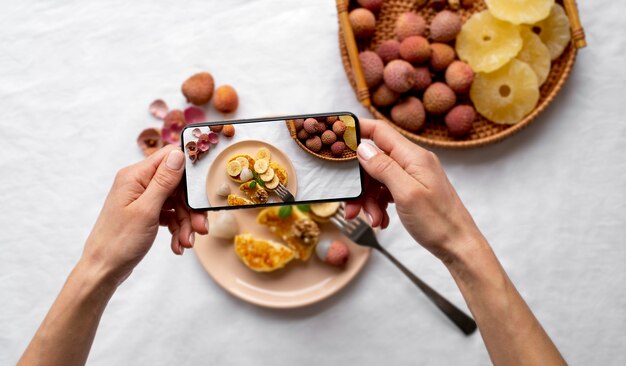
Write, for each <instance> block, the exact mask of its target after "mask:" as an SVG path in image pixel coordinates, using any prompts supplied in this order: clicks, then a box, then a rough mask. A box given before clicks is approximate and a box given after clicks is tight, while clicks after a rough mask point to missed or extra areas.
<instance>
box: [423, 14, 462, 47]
mask: <svg viewBox="0 0 626 366" xmlns="http://www.w3.org/2000/svg"><path fill="white" fill-rule="evenodd" d="M462 25H463V22H462V21H461V17H460V16H459V15H458V14H456V13H454V12H451V11H449V10H444V11H442V12H440V13H438V14H437V15H436V16H435V17H434V18H433V20H432V21H431V22H430V39H432V40H433V41H435V42H450V41H453V40H454V39H455V38H456V36H457V34H459V32H460V31H461V26H462Z"/></svg>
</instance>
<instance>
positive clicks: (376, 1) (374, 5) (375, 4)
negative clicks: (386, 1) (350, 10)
mask: <svg viewBox="0 0 626 366" xmlns="http://www.w3.org/2000/svg"><path fill="white" fill-rule="evenodd" d="M357 2H358V3H359V5H361V6H362V7H364V8H365V9H367V10H370V11H372V12H374V13H376V12H378V11H379V10H380V8H381V6H383V0H357Z"/></svg>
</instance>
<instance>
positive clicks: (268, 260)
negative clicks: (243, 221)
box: [234, 234, 295, 272]
mask: <svg viewBox="0 0 626 366" xmlns="http://www.w3.org/2000/svg"><path fill="white" fill-rule="evenodd" d="M234 247H235V253H236V254H237V257H239V259H241V261H242V262H243V263H244V264H245V265H246V266H248V268H250V269H252V270H254V271H257V272H271V271H275V270H277V269H280V268H283V267H285V265H286V264H287V263H289V262H290V261H291V260H292V259H293V258H294V257H295V253H294V251H293V250H292V249H290V248H288V247H286V246H284V245H281V244H279V243H276V242H274V241H271V240H265V239H259V238H255V237H253V236H252V234H240V235H237V236H235V245H234Z"/></svg>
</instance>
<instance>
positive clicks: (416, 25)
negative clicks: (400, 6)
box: [395, 12, 426, 42]
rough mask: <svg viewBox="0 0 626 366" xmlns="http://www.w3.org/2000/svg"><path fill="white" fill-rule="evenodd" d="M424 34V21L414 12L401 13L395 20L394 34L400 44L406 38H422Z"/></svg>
mask: <svg viewBox="0 0 626 366" xmlns="http://www.w3.org/2000/svg"><path fill="white" fill-rule="evenodd" d="M425 32H426V21H425V20H424V18H422V16H421V15H419V14H417V13H415V12H405V13H402V14H400V16H399V17H398V19H397V20H396V25H395V33H396V38H397V39H398V41H400V42H402V41H403V40H404V39H405V38H407V37H411V36H423V35H424V33H425Z"/></svg>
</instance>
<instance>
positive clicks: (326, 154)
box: [285, 120, 356, 161]
mask: <svg viewBox="0 0 626 366" xmlns="http://www.w3.org/2000/svg"><path fill="white" fill-rule="evenodd" d="M285 123H287V128H288V129H289V134H290V135H291V138H293V140H294V141H295V142H296V143H297V144H298V146H300V147H301V148H302V149H303V150H304V151H306V152H308V153H309V154H311V155H313V156H315V157H316V158H320V159H323V160H327V161H350V160H354V159H356V152H354V151H352V150H350V148H348V147H347V146H346V149H345V150H344V151H343V155H342V156H341V157H340V158H339V157H335V156H333V154H331V152H330V149H329V148H328V147H324V148H323V149H322V151H320V152H319V153H316V152H313V151H311V150H309V148H308V147H306V146H305V145H304V144H303V143H302V142H300V140H298V136H297V132H296V126H295V124H294V121H293V120H287V121H285Z"/></svg>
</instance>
